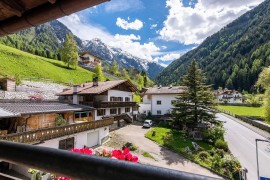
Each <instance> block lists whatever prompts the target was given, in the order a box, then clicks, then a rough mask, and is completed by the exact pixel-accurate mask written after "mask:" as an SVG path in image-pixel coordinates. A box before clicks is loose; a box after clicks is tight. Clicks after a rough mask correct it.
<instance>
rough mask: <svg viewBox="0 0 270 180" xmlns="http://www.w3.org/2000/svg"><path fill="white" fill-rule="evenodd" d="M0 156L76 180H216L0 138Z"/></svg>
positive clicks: (5, 159) (3, 158)
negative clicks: (0, 139) (6, 140)
mask: <svg viewBox="0 0 270 180" xmlns="http://www.w3.org/2000/svg"><path fill="white" fill-rule="evenodd" d="M0 159H1V160H3V161H7V162H12V163H13V164H20V165H23V166H27V167H31V168H35V169H39V170H42V171H44V172H50V173H53V174H57V175H61V176H66V177H69V178H72V179H77V180H78V179H79V180H88V179H95V180H103V179H104V180H105V179H106V180H107V179H114V180H118V179H119V180H120V179H133V180H137V179H138V180H140V179H144V180H150V179H151V180H152V179H153V180H167V179H168V180H176V179H177V180H179V179H183V180H214V179H217V178H213V177H207V176H202V175H197V174H192V173H187V172H182V171H176V170H171V169H166V168H160V167H155V166H149V165H142V164H138V163H132V162H126V161H119V160H115V159H110V158H102V157H97V156H89V155H83V154H78V153H73V152H69V151H64V150H59V149H52V148H47V147H41V146H32V145H28V144H20V143H12V142H5V141H0Z"/></svg>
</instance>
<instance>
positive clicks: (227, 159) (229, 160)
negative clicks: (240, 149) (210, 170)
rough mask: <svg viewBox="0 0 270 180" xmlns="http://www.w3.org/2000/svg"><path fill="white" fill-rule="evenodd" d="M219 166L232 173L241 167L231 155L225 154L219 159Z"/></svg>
mask: <svg viewBox="0 0 270 180" xmlns="http://www.w3.org/2000/svg"><path fill="white" fill-rule="evenodd" d="M221 167H222V168H224V169H226V170H228V171H230V172H231V173H234V172H236V171H239V170H240V168H241V164H240V162H239V161H238V160H237V159H236V158H235V157H233V156H232V155H229V154H226V155H225V156H224V158H223V159H222V161H221Z"/></svg>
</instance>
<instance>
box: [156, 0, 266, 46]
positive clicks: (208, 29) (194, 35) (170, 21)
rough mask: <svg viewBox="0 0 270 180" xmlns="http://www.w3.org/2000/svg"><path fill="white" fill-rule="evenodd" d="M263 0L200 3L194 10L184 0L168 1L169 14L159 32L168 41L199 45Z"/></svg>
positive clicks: (220, 0) (210, 0) (225, 0)
mask: <svg viewBox="0 0 270 180" xmlns="http://www.w3.org/2000/svg"><path fill="white" fill-rule="evenodd" d="M262 1H263V0H198V2H197V3H196V4H195V5H194V8H193V7H192V6H189V7H185V6H184V5H183V2H182V0H167V1H166V4H167V7H168V8H169V15H168V16H167V18H166V20H165V21H164V23H163V25H164V27H163V28H162V29H161V30H160V31H159V32H158V33H159V35H160V37H161V38H162V39H165V40H169V41H179V42H181V43H184V44H186V45H188V44H199V43H201V42H202V41H203V40H204V39H205V38H206V37H208V36H210V35H212V34H214V33H215V32H217V31H219V30H220V29H221V28H222V27H224V26H225V25H227V24H228V23H230V22H232V21H233V20H234V19H236V18H237V17H239V16H240V15H242V14H244V13H245V12H247V11H248V10H250V9H251V8H252V7H254V6H256V5H258V4H259V3H261V2H262Z"/></svg>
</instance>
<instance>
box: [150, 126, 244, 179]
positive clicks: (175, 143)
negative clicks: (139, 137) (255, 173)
mask: <svg viewBox="0 0 270 180" xmlns="http://www.w3.org/2000/svg"><path fill="white" fill-rule="evenodd" d="M153 132H155V133H153ZM224 133H225V130H224V129H223V127H222V125H221V124H220V125H216V126H214V127H212V128H209V129H207V130H204V131H203V140H194V139H192V138H189V137H188V135H187V132H185V131H180V130H177V129H173V128H171V127H168V126H166V127H164V126H159V127H155V128H153V129H151V130H150V131H149V132H148V133H147V134H146V135H145V136H146V137H147V138H149V139H150V140H152V141H155V142H157V143H158V144H160V145H162V146H165V147H167V148H169V149H170V150H173V151H174V152H177V153H180V154H182V155H183V156H184V157H185V158H187V159H189V160H192V161H194V162H196V163H198V164H200V165H201V166H203V167H206V168H208V169H210V170H212V171H214V172H216V173H218V174H220V175H223V176H226V177H228V178H230V179H237V177H235V176H237V175H238V171H239V170H240V168H241V165H240V162H239V161H238V160H237V159H236V158H235V157H234V156H233V155H232V154H231V153H230V151H229V148H228V145H227V142H225V141H224Z"/></svg>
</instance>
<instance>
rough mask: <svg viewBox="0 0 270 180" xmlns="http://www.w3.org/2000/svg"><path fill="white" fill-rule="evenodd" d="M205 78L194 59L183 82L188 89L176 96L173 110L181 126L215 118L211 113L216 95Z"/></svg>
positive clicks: (193, 125) (175, 118) (191, 125)
mask: <svg viewBox="0 0 270 180" xmlns="http://www.w3.org/2000/svg"><path fill="white" fill-rule="evenodd" d="M205 80H206V78H205V75H204V74H203V72H202V70H200V69H199V68H198V66H197V63H196V62H195V61H194V60H193V61H192V63H191V65H190V66H189V69H188V72H187V75H186V76H184V78H183V80H182V82H181V85H183V86H185V87H186V89H185V91H184V92H183V93H182V94H180V95H179V96H178V97H177V98H176V99H177V100H176V102H175V103H174V108H173V112H172V114H173V118H174V120H175V122H176V123H177V124H178V125H180V127H184V126H187V127H195V126H196V125H197V124H198V123H201V122H208V121H211V120H213V119H214V114H213V113H210V111H211V109H212V107H213V106H214V105H215V104H214V95H213V93H212V92H211V90H210V86H209V85H206V84H205Z"/></svg>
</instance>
